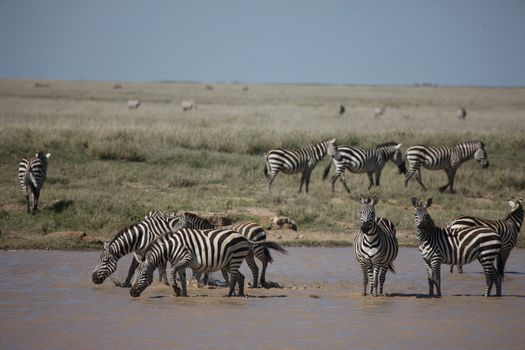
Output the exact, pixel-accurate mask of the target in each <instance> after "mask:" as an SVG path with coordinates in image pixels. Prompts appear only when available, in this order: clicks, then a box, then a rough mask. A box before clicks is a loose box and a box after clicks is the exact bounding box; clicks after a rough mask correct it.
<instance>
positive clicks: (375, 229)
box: [354, 195, 399, 296]
mask: <svg viewBox="0 0 525 350" xmlns="http://www.w3.org/2000/svg"><path fill="white" fill-rule="evenodd" d="M358 198H359V200H360V201H361V230H360V231H359V233H358V234H357V236H356V237H355V238H354V254H355V257H356V259H357V261H358V262H359V265H361V269H362V270H363V295H366V292H367V286H368V283H369V282H370V294H371V295H373V296H377V286H378V285H379V294H383V285H384V283H385V276H386V272H387V270H390V271H392V272H394V273H395V271H394V266H393V262H394V259H395V258H396V256H397V253H398V250H399V245H398V243H397V238H396V227H395V226H394V224H393V223H392V222H391V221H389V220H387V219H383V218H380V217H377V216H376V215H375V205H376V204H377V202H378V198H377V197H376V196H374V197H372V198H366V197H364V196H363V195H359V197H358ZM378 282H379V283H378Z"/></svg>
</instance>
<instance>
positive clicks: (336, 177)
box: [330, 171, 343, 193]
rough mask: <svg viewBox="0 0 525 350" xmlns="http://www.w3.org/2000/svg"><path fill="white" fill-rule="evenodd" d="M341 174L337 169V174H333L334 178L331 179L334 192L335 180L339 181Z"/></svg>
mask: <svg viewBox="0 0 525 350" xmlns="http://www.w3.org/2000/svg"><path fill="white" fill-rule="evenodd" d="M339 176H341V174H339V173H337V171H336V172H335V174H334V176H332V179H331V180H330V181H331V183H332V193H334V192H335V182H336V181H337V179H338V178H339ZM341 181H343V180H342V178H341Z"/></svg>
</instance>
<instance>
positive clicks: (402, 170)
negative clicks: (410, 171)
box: [392, 143, 407, 174]
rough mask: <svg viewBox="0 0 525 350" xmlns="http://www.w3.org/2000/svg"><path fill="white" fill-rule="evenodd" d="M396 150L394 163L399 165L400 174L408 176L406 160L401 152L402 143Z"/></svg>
mask: <svg viewBox="0 0 525 350" xmlns="http://www.w3.org/2000/svg"><path fill="white" fill-rule="evenodd" d="M395 148H396V150H395V152H394V156H393V158H392V161H393V162H394V163H395V164H396V165H397V168H398V170H399V173H400V174H406V173H407V167H406V165H405V160H404V159H403V152H401V143H399V144H397V145H396V146H395Z"/></svg>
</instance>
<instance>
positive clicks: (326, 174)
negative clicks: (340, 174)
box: [323, 160, 332, 180]
mask: <svg viewBox="0 0 525 350" xmlns="http://www.w3.org/2000/svg"><path fill="white" fill-rule="evenodd" d="M331 167H332V161H331V160H330V162H329V163H328V166H327V167H326V169H324V173H323V180H325V179H326V177H327V176H328V173H329V172H330V168H331Z"/></svg>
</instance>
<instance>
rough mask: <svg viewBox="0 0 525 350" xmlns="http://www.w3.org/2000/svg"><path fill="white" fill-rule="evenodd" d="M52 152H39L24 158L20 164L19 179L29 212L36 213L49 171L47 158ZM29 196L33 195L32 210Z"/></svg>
mask: <svg viewBox="0 0 525 350" xmlns="http://www.w3.org/2000/svg"><path fill="white" fill-rule="evenodd" d="M50 157H51V153H47V154H44V153H43V152H38V153H37V154H36V155H35V156H34V157H33V158H23V159H22V161H21V162H20V164H19V165H18V179H19V180H20V187H21V188H22V192H24V195H25V197H26V204H27V212H28V213H29V212H32V213H33V214H34V213H36V210H37V208H38V199H39V198H40V191H41V190H42V187H43V186H44V181H45V180H46V172H47V160H48V159H49V158H50ZM29 196H31V202H32V203H31V204H32V205H33V208H32V210H31V209H30V204H29Z"/></svg>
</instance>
